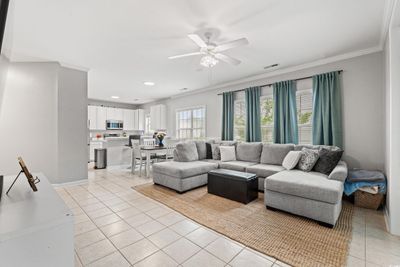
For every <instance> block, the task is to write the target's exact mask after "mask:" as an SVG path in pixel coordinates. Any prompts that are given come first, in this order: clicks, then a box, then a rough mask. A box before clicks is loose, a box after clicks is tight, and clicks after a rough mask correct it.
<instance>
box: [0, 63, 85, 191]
mask: <svg viewBox="0 0 400 267" xmlns="http://www.w3.org/2000/svg"><path fill="white" fill-rule="evenodd" d="M86 101H87V78H86V73H81V72H79V71H73V70H69V69H64V68H62V67H61V66H60V65H59V64H58V63H53V62H51V63H47V62H46V63H10V65H9V70H8V75H7V80H6V87H5V91H4V99H3V105H2V106H1V111H0V147H1V152H0V173H2V174H5V175H7V174H10V175H11V174H15V173H18V171H19V165H18V163H17V157H18V156H22V157H23V158H24V160H25V162H26V163H27V165H28V167H29V168H30V170H31V171H32V172H39V171H40V172H43V173H44V174H45V175H46V176H47V177H48V178H49V180H50V181H51V182H52V183H61V182H70V181H75V180H81V179H86V178H87V155H88V152H87V143H86V137H87V132H86V131H87V127H86V120H87V102H86ZM81 160H83V162H81ZM83 166H85V171H84V172H83Z"/></svg>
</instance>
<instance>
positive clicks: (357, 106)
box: [142, 52, 384, 170]
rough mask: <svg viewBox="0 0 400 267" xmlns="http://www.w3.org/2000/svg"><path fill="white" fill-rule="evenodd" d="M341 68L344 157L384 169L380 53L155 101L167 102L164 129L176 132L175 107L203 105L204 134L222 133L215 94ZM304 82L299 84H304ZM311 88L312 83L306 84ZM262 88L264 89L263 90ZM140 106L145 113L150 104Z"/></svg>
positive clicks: (353, 164) (354, 164)
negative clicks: (205, 122) (205, 116)
mask: <svg viewBox="0 0 400 267" xmlns="http://www.w3.org/2000/svg"><path fill="white" fill-rule="evenodd" d="M339 69H342V70H343V73H342V74H341V75H342V81H343V85H342V88H343V93H342V95H343V129H344V136H343V137H344V149H345V160H346V161H347V162H348V163H349V164H350V166H351V167H362V168H371V169H381V170H383V168H384V144H383V140H382V136H383V133H384V131H383V125H384V124H383V118H384V115H383V103H384V89H383V54H382V53H381V52H379V53H373V54H369V55H365V56H360V57H356V58H351V59H347V60H342V61H338V62H334V63H330V64H326V65H322V66H318V67H313V68H308V69H303V70H300V71H296V72H292V73H287V74H283V75H279V76H274V77H269V78H265V79H262V80H254V81H252V82H246V83H242V84H238V85H234V86H229V87H225V88H224V87H222V88H218V89H215V90H211V91H205V92H199V93H195V94H190V95H186V96H182V97H175V98H171V99H166V100H162V101H158V102H157V103H164V104H166V105H167V114H168V115H167V130H168V132H169V133H170V134H172V135H175V110H176V109H179V108H184V107H191V106H200V105H205V106H206V108H207V111H206V112H207V128H206V135H207V136H209V137H220V136H221V117H222V97H221V96H218V95H217V94H218V93H220V92H224V91H228V90H236V89H242V88H246V87H249V86H254V85H264V84H269V83H272V82H276V81H282V80H287V79H296V78H301V77H307V76H310V75H314V74H319V73H323V72H328V71H333V70H339ZM305 84H307V81H305V82H303V83H302V85H301V86H300V87H304V86H306V85H305ZM308 84H309V86H310V87H311V83H308ZM263 91H265V90H263ZM153 104H154V103H148V104H145V105H142V108H144V109H146V113H147V112H148V109H149V107H150V106H151V105H153Z"/></svg>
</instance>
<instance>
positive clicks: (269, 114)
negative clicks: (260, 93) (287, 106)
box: [260, 95, 274, 143]
mask: <svg viewBox="0 0 400 267" xmlns="http://www.w3.org/2000/svg"><path fill="white" fill-rule="evenodd" d="M260 109H261V110H260V115H261V140H262V141H263V142H265V143H273V139H272V138H273V131H274V99H273V97H272V95H270V96H264V97H261V98H260Z"/></svg>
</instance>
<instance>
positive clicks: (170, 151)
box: [157, 139, 178, 161]
mask: <svg viewBox="0 0 400 267" xmlns="http://www.w3.org/2000/svg"><path fill="white" fill-rule="evenodd" d="M176 143H178V140H176V139H166V140H165V144H164V146H165V152H164V153H162V155H157V160H161V161H168V160H173V159H174V149H175V147H176Z"/></svg>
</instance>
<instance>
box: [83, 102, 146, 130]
mask: <svg viewBox="0 0 400 267" xmlns="http://www.w3.org/2000/svg"><path fill="white" fill-rule="evenodd" d="M107 120H121V121H123V122H124V130H125V131H133V130H142V131H143V130H144V127H145V126H144V121H145V119H144V110H143V109H137V110H133V109H121V108H111V107H100V106H88V126H89V129H90V130H106V121H107Z"/></svg>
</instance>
